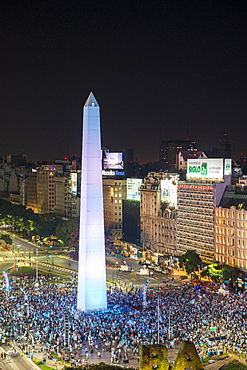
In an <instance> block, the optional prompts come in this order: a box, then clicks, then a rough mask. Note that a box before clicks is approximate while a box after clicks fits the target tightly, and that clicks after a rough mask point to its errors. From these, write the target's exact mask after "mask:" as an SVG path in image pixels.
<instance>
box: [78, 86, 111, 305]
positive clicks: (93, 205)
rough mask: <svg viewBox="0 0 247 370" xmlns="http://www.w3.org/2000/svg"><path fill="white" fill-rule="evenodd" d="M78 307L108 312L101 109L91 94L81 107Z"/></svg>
mask: <svg viewBox="0 0 247 370" xmlns="http://www.w3.org/2000/svg"><path fill="white" fill-rule="evenodd" d="M77 308H78V309H79V310H81V311H91V310H102V309H107V299H106V266H105V234H104V209H103V189H102V167H101V136H100V108H99V104H98V103H97V101H96V99H95V97H94V95H93V94H92V93H91V94H90V95H89V97H88V99H87V101H86V103H85V105H84V107H83V141H82V166H81V207H80V238H79V261H78V295H77Z"/></svg>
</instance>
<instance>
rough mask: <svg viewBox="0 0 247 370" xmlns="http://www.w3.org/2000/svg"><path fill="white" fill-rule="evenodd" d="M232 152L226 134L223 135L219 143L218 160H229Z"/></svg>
mask: <svg viewBox="0 0 247 370" xmlns="http://www.w3.org/2000/svg"><path fill="white" fill-rule="evenodd" d="M231 157H232V150H231V145H230V144H229V141H228V136H227V134H224V135H223V137H222V140H221V142H220V158H231Z"/></svg>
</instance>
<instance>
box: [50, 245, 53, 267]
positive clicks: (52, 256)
mask: <svg viewBox="0 0 247 370" xmlns="http://www.w3.org/2000/svg"><path fill="white" fill-rule="evenodd" d="M50 248H51V264H52V266H53V253H52V245H50Z"/></svg>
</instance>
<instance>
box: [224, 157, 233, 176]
mask: <svg viewBox="0 0 247 370" xmlns="http://www.w3.org/2000/svg"><path fill="white" fill-rule="evenodd" d="M231 174H232V160H231V159H230V158H226V159H225V170H224V175H231Z"/></svg>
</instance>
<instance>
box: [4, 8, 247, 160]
mask: <svg viewBox="0 0 247 370" xmlns="http://www.w3.org/2000/svg"><path fill="white" fill-rule="evenodd" d="M245 15H246V6H245V4H244V3H238V4H237V5H235V4H233V3H231V2H228V3H226V2H224V5H223V3H222V2H217V4H215V3H214V4H209V3H208V2H200V4H198V3H197V2H190V3H189V4H186V3H185V4H179V3H177V2H174V1H173V2H172V1H168V2H166V3H160V2H154V3H152V4H148V3H147V4H143V2H138V1H137V2H135V4H129V3H121V4H116V3H115V2H112V1H110V2H108V3H107V4H102V2H99V1H95V2H91V3H83V5H82V4H81V3H79V2H78V3H77V2H73V3H69V4H68V3H66V2H62V3H61V2H57V1H55V2H53V3H52V4H50V3H48V2H43V3H42V4H33V3H31V2H29V1H27V2H26V3H25V4H24V5H23V4H18V3H12V4H7V3H6V4H4V5H3V8H2V12H1V25H2V26H1V27H2V29H1V36H0V39H1V45H2V55H3V57H2V58H1V62H0V66H1V71H2V74H1V102H2V104H1V108H0V119H1V122H2V125H1V126H2V138H4V140H2V145H1V150H0V155H5V154H7V153H12V154H17V153H20V152H21V151H24V152H25V153H26V154H27V158H28V160H38V159H41V160H51V159H54V158H57V157H64V156H67V157H69V156H72V155H73V154H75V153H76V154H77V155H79V154H80V152H81V143H80V139H79V137H80V133H81V118H82V115H81V109H82V106H83V101H84V96H87V95H88V94H89V92H90V91H93V93H94V94H95V96H96V97H97V100H98V101H99V104H100V106H101V107H102V108H103V109H102V117H101V124H102V133H103V134H102V145H103V146H104V147H108V148H110V149H111V150H119V151H121V150H123V149H125V148H134V149H135V158H137V160H138V161H139V162H143V161H144V162H148V161H158V159H159V145H160V143H161V141H162V140H174V139H180V140H185V139H186V138H187V136H188V137H189V139H190V140H195V141H197V142H198V148H199V149H201V150H208V149H210V148H212V147H215V146H216V145H217V142H218V143H219V138H220V130H222V133H223V134H224V133H227V134H228V137H229V140H230V143H231V144H233V141H235V142H236V144H235V146H236V148H235V151H236V152H241V151H243V149H244V147H245V145H246V140H245V117H246V113H247V112H246V104H245V101H246V68H245V60H246V48H245V44H246V33H245ZM217 138H218V140H217Z"/></svg>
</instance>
